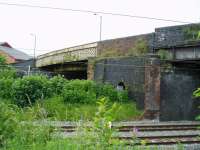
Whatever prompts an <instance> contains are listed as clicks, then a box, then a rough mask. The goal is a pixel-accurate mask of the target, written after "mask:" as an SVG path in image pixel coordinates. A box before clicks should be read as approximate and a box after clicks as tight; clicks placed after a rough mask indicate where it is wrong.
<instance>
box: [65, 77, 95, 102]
mask: <svg viewBox="0 0 200 150" xmlns="http://www.w3.org/2000/svg"><path fill="white" fill-rule="evenodd" d="M94 86H95V83H94V82H93V81H89V80H72V81H70V82H68V83H67V84H65V87H64V90H63V94H62V95H63V98H64V102H65V103H85V104H86V103H94V102H95V101H96V93H95V90H94Z"/></svg>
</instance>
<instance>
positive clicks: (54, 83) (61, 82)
mask: <svg viewBox="0 0 200 150" xmlns="http://www.w3.org/2000/svg"><path fill="white" fill-rule="evenodd" d="M68 82H69V81H68V80H66V79H65V78H63V77H62V76H61V75H58V76H54V77H53V78H51V79H50V88H51V90H52V91H53V94H54V95H60V94H61V93H62V92H63V89H64V86H65V84H66V83H68Z"/></svg>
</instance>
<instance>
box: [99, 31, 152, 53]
mask: <svg viewBox="0 0 200 150" xmlns="http://www.w3.org/2000/svg"><path fill="white" fill-rule="evenodd" d="M138 40H144V41H146V44H147V47H148V50H149V51H150V50H151V49H152V44H153V34H152V33H149V34H143V35H137V36H130V37H124V38H118V39H111V40H104V41H102V42H98V46H97V51H98V56H101V55H104V54H105V55H106V54H107V53H109V51H111V52H113V55H115V56H127V55H126V54H127V53H128V52H129V50H130V49H132V48H134V47H135V46H136V44H137V41H138Z"/></svg>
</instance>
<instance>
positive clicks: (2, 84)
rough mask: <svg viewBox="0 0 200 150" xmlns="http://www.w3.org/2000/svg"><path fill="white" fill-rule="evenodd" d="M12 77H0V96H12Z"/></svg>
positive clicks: (9, 97) (6, 97)
mask: <svg viewBox="0 0 200 150" xmlns="http://www.w3.org/2000/svg"><path fill="white" fill-rule="evenodd" d="M13 82H14V79H13V78H0V98H3V99H11V98H12V96H13V90H12V84H13Z"/></svg>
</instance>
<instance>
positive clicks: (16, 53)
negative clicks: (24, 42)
mask: <svg viewBox="0 0 200 150" xmlns="http://www.w3.org/2000/svg"><path fill="white" fill-rule="evenodd" d="M3 43H4V42H3ZM3 43H0V51H3V52H5V53H7V54H8V55H10V56H11V57H13V58H15V59H17V60H29V59H31V58H32V57H31V56H29V55H27V54H26V53H24V52H22V51H19V50H17V49H14V48H10V47H7V46H1V44H3Z"/></svg>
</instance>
